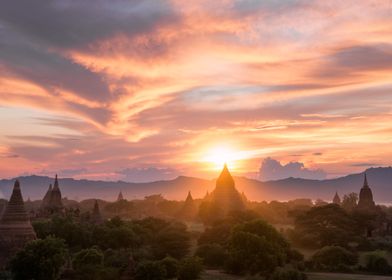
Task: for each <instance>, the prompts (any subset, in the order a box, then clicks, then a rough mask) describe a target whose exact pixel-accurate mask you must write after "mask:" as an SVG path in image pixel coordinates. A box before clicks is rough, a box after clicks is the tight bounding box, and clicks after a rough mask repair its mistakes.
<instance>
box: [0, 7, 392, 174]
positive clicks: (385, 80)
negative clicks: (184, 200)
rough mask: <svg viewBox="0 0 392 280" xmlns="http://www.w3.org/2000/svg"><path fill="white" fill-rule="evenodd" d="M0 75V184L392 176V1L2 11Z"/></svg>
mask: <svg viewBox="0 0 392 280" xmlns="http://www.w3.org/2000/svg"><path fill="white" fill-rule="evenodd" d="M0 73H1V75H0V124H1V125H0V178H9V177H14V176H20V175H23V174H40V175H50V176H53V174H55V173H59V176H62V177H75V178H88V179H103V180H119V179H121V180H127V181H149V180H158V179H171V178H174V177H176V176H178V175H189V176H195V177H204V178H213V177H215V176H216V173H217V170H218V168H220V167H221V164H223V162H224V161H228V163H229V167H230V168H231V169H232V170H233V172H234V173H236V174H238V175H245V176H249V177H254V178H256V177H258V176H259V174H258V172H259V169H260V166H261V164H262V163H263V162H264V164H263V168H262V170H264V171H265V172H269V170H273V169H274V168H275V167H276V168H277V171H276V172H278V173H279V172H280V170H281V171H282V173H284V172H285V170H286V171H287V169H290V168H293V169H294V170H296V171H298V174H299V175H298V176H301V174H302V175H304V176H305V177H306V176H308V177H312V178H313V177H314V178H324V177H327V178H328V177H329V178H330V177H336V176H341V175H345V174H348V173H351V172H360V171H362V170H364V169H366V168H368V167H371V166H389V165H391V159H392V1H390V0H383V1H371V0H369V1H354V0H352V1H351V0H347V1H341V0H339V1H321V0H318V1H295V0H281V1H278V0H275V1H273V0H264V1H256V0H242V1H240V0H221V1H220V0H217V1H211V0H208V1H204V0H197V1H193V0H189V1H183V0H173V1H164V0H150V1H148V0H133V1H97V0H94V1H93V0H91V1H68V0H61V1H60V0H58V1H31V0H26V1H13V0H9V1H7V0H4V1H1V4H0ZM290 162H292V163H291V164H288V163H290ZM301 163H302V164H301ZM271 166H272V167H271ZM274 166H275V167H274ZM268 175H269V174H261V177H260V178H271V177H268ZM278 175H279V174H278ZM282 176H283V175H282ZM278 177H279V176H278Z"/></svg>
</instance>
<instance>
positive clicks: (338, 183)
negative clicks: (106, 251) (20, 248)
mask: <svg viewBox="0 0 392 280" xmlns="http://www.w3.org/2000/svg"><path fill="white" fill-rule="evenodd" d="M366 173H367V176H368V181H369V185H370V187H371V188H372V190H373V195H374V198H375V201H376V202H378V203H389V202H390V201H391V200H392V168H391V167H379V168H370V169H368V170H367V171H366ZM13 181H14V179H3V180H0V191H1V192H2V193H3V195H4V196H5V197H6V198H9V196H10V194H11V190H12V186H13ZM19 181H20V183H21V188H22V192H23V196H24V199H27V197H30V198H31V199H42V197H43V196H44V194H45V192H46V190H47V189H48V186H49V184H50V183H53V181H54V179H53V178H49V177H45V176H25V177H19ZM235 181H236V187H237V189H238V190H239V191H240V192H242V191H244V192H245V194H246V196H247V197H248V198H249V199H250V200H259V201H262V200H267V201H269V200H289V199H295V198H312V199H316V198H321V199H324V200H332V198H333V196H334V194H335V191H338V193H339V195H340V196H341V197H343V194H345V193H349V192H357V193H358V192H359V190H360V188H361V187H362V184H363V173H358V174H351V175H347V176H344V177H340V178H336V179H328V180H308V179H301V178H287V179H283V180H277V181H267V182H260V181H257V180H254V179H248V178H244V177H235ZM59 183H60V189H61V192H62V193H63V196H64V197H68V198H69V199H77V200H82V199H87V198H100V199H104V200H112V201H114V200H115V199H116V197H117V195H118V193H119V191H122V193H123V194H124V197H125V198H126V199H134V198H143V197H144V196H146V195H151V194H159V193H160V194H162V195H163V196H164V197H165V198H168V199H178V200H184V199H185V198H186V196H187V193H188V191H191V192H192V195H193V197H194V198H195V199H196V198H201V197H204V195H205V194H206V192H207V190H208V191H210V192H211V191H212V190H213V189H214V187H215V180H205V179H199V178H193V177H186V176H179V177H177V178H176V179H174V180H169V181H157V182H151V183H128V182H123V181H117V182H107V181H90V180H75V179H71V178H60V179H59Z"/></svg>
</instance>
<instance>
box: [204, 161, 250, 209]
mask: <svg viewBox="0 0 392 280" xmlns="http://www.w3.org/2000/svg"><path fill="white" fill-rule="evenodd" d="M211 203H212V204H214V206H216V207H217V208H219V209H220V210H221V213H222V214H223V215H226V214H228V213H229V212H232V211H241V210H244V209H245V204H244V200H243V196H242V195H241V194H240V193H239V192H238V190H237V189H236V188H235V182H234V179H233V177H232V176H231V174H230V171H229V169H228V168H227V165H226V164H225V165H224V167H223V170H222V172H221V174H220V175H219V177H218V179H217V180H216V186H215V189H214V190H213V191H212V192H211Z"/></svg>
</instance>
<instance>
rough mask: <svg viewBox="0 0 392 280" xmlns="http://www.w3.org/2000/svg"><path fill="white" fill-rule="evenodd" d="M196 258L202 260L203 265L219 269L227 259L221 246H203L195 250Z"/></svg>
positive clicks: (214, 244)
mask: <svg viewBox="0 0 392 280" xmlns="http://www.w3.org/2000/svg"><path fill="white" fill-rule="evenodd" d="M196 256H198V257H200V258H201V259H202V260H203V264H204V265H207V266H210V267H221V266H223V264H224V261H225V259H226V257H227V252H226V250H225V248H224V247H223V246H222V245H219V244H216V243H213V244H203V245H201V246H199V247H198V248H197V251H196Z"/></svg>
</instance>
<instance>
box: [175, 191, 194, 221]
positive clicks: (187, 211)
mask: <svg viewBox="0 0 392 280" xmlns="http://www.w3.org/2000/svg"><path fill="white" fill-rule="evenodd" d="M196 215H197V207H196V204H195V201H194V200H193V197H192V194H191V192H190V191H188V195H187V197H186V199H185V202H184V205H183V207H182V208H181V210H180V212H179V213H178V217H179V218H181V219H184V220H192V219H194V218H195V217H196Z"/></svg>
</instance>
